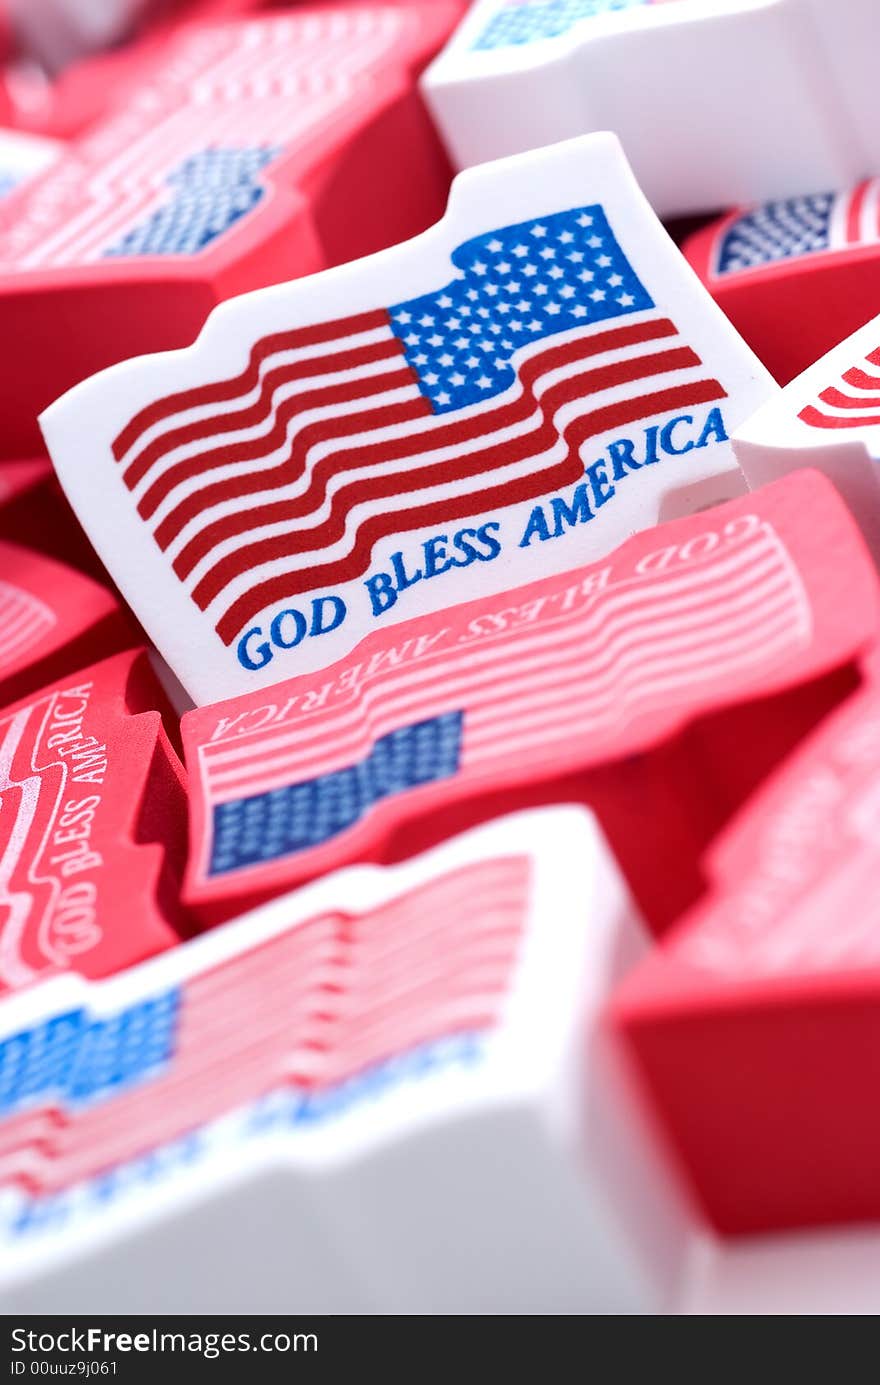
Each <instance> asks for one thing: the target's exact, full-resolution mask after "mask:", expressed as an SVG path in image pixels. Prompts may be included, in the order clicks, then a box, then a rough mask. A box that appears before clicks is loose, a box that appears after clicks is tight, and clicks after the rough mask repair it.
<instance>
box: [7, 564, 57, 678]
mask: <svg viewBox="0 0 880 1385" xmlns="http://www.w3.org/2000/svg"><path fill="white" fill-rule="evenodd" d="M56 620H57V617H56V615H55V612H54V611H53V610H52V607H51V606H48V605H47V604H46V602H45V601H41V600H40V598H39V597H38V596H35V595H34V594H33V593H32V592H29V591H25V590H24V588H22V587H18V586H16V585H15V583H13V582H7V581H4V580H2V579H0V679H2V677H3V676H4V674H5V673H7V672H8V671H9V669H12V668H14V667H16V666H17V665H18V664H19V663H20V662H21V660H22V659H23V658H25V657H26V655H27V654H28V653H29V652H31V651H33V650H34V649H35V648H38V647H39V645H40V644H41V642H42V640H43V638H44V636H46V635H47V634H48V633H49V631H50V630H51V629H52V627H53V626H54V625H55V623H56Z"/></svg>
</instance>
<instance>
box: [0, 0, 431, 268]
mask: <svg viewBox="0 0 880 1385" xmlns="http://www.w3.org/2000/svg"><path fill="white" fill-rule="evenodd" d="M419 27H420V21H419V18H418V15H417V14H416V13H414V12H410V11H408V10H407V9H406V8H402V7H401V8H392V7H382V6H375V7H364V8H363V9H344V8H343V9H339V10H337V11H335V12H334V11H331V10H324V11H321V10H317V11H315V12H312V13H308V14H304V15H301V16H289V17H288V16H284V17H279V18H269V19H265V20H254V21H251V22H248V23H245V24H239V25H225V26H224V25H216V26H204V27H202V28H200V29H195V28H193V29H192V30H190V31H189V32H186V31H184V33H183V36H182V37H181V38H179V39H178V40H177V41H176V42H175V44H174V45H173V47H172V49H171V50H170V52H169V54H168V56H167V58H166V60H165V64H164V66H163V67H162V68H161V69H160V71H159V73H158V75H157V76H156V77H155V78H154V79H153V80H152V81H151V82H149V83H147V84H146V85H145V86H144V87H143V88H142V89H139V90H137V91H136V92H134V93H133V94H131V96H130V98H129V102H128V104H127V106H126V107H125V108H124V109H122V110H121V111H120V112H119V113H118V114H117V115H115V116H114V117H113V118H111V119H109V120H108V121H107V122H105V123H104V124H102V125H101V126H100V127H99V128H98V129H97V130H96V131H95V132H94V133H92V134H90V135H87V136H86V137H84V138H81V139H80V140H79V141H77V142H76V143H75V144H73V145H72V146H71V147H70V148H69V150H68V151H67V153H66V155H65V157H64V159H63V160H61V161H60V162H59V163H58V165H57V166H56V167H55V168H54V169H51V170H50V171H49V172H48V173H47V174H46V175H44V176H43V177H42V178H41V179H40V180H39V181H38V182H37V183H35V184H34V185H33V186H32V187H31V188H30V189H29V190H28V193H27V195H26V197H24V198H22V197H19V198H17V199H16V203H15V207H14V208H10V211H9V213H8V215H6V217H5V218H4V214H3V212H2V210H0V273H3V272H16V273H19V274H20V273H24V272H28V271H41V270H47V269H57V268H61V267H68V266H76V265H87V264H94V263H96V262H99V261H100V260H102V259H106V258H108V257H109V258H112V259H114V260H117V259H119V258H126V257H132V256H149V255H193V254H196V253H198V252H199V251H201V250H204V249H206V248H207V247H208V246H210V245H212V244H213V243H215V242H216V241H217V239H218V238H219V237H221V236H222V235H223V234H224V233H225V232H227V231H229V230H231V229H232V228H234V227H235V226H236V225H237V224H239V223H240V222H241V221H242V220H243V219H244V218H245V217H246V216H247V215H248V213H249V212H251V211H252V210H253V209H254V208H255V207H256V206H257V204H258V203H260V202H261V201H262V200H263V199H264V198H266V197H268V196H270V195H271V192H270V188H269V185H268V183H267V182H266V181H265V178H264V176H263V175H264V172H265V171H266V170H268V169H269V167H270V166H271V165H272V164H273V163H275V162H277V161H278V160H279V159H280V158H281V157H285V158H287V157H290V156H292V155H295V154H296V153H297V152H299V151H302V150H307V149H308V148H309V147H310V145H312V144H313V143H314V142H315V141H316V140H318V139H319V138H321V137H322V136H326V135H327V134H328V132H332V131H333V130H334V129H335V128H336V127H338V126H340V125H341V124H344V120H345V107H346V102H348V101H349V100H350V99H351V97H352V96H353V95H356V94H357V93H358V92H363V91H366V90H369V89H370V87H371V86H372V85H374V84H375V83H376V81H377V80H378V76H379V74H380V73H381V71H382V68H383V62H387V60H388V59H389V57H391V56H392V55H393V54H394V53H395V52H396V51H399V48H400V45H401V43H402V44H403V46H404V48H406V47H407V46H408V45H409V44H411V43H412V42H413V40H414V39H416V38H417V36H418V33H419Z"/></svg>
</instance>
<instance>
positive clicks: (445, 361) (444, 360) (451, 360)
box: [437, 351, 455, 366]
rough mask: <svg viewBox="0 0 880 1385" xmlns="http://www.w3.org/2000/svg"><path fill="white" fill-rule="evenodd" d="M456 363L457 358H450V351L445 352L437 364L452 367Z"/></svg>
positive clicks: (439, 357) (438, 358)
mask: <svg viewBox="0 0 880 1385" xmlns="http://www.w3.org/2000/svg"><path fill="white" fill-rule="evenodd" d="M454 361H455V357H454V356H450V354H449V352H448V351H444V352H443V355H442V356H438V357H437V364H438V365H442V366H451V365H452V364H453V363H454Z"/></svg>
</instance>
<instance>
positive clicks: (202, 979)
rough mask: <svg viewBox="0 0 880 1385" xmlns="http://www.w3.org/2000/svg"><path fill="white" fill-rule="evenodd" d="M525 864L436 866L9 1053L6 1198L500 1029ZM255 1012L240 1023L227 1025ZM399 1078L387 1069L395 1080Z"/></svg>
mask: <svg viewBox="0 0 880 1385" xmlns="http://www.w3.org/2000/svg"><path fill="white" fill-rule="evenodd" d="M530 875H531V863H530V860H529V858H528V857H527V856H524V855H521V854H509V855H500V856H489V857H483V858H482V859H477V860H475V861H472V862H470V863H466V864H463V865H458V866H455V867H451V868H447V869H445V870H438V871H437V872H436V873H435V874H434V875H433V876H432V877H430V878H428V879H427V880H423V881H422V882H420V883H418V884H416V885H414V886H413V887H412V888H410V889H409V890H406V891H404V892H398V893H397V894H396V895H393V896H392V897H391V898H390V899H388V900H387V901H386V902H385V903H383V904H379V905H377V906H376V907H374V908H372V909H370V910H368V911H366V912H361V913H353V912H350V911H343V910H339V911H330V912H325V913H321V914H319V915H316V916H315V917H312V918H307V919H305V920H304V921H302V922H300V923H297V924H296V925H294V926H292V927H291V926H288V927H287V928H285V929H284V930H283V931H280V932H278V933H276V934H275V935H274V936H272V937H270V938H268V939H265V940H264V941H263V942H261V943H259V944H256V945H253V946H248V947H246V948H244V949H243V950H241V951H239V952H237V953H236V954H235V955H233V956H231V957H227V958H226V960H224V961H222V962H220V963H218V964H215V965H211V966H208V967H205V968H203V969H198V968H197V967H195V966H194V968H193V970H192V974H190V975H188V976H187V977H186V978H185V979H183V980H182V981H181V982H180V983H179V984H178V985H176V986H172V987H170V988H168V987H165V988H162V989H160V990H158V991H157V992H156V993H155V994H147V995H145V996H142V997H141V998H139V999H138V1000H137V1001H136V1002H134V1003H132V1004H130V1005H128V1006H126V1007H124V1008H123V1009H122V1010H120V1011H119V1012H118V1013H114V1014H111V1015H109V1016H102V1018H101V1019H97V1018H95V1017H94V1016H91V1015H90V1014H89V1013H88V1012H87V1011H86V1010H85V1009H75V1010H71V1011H69V1012H66V1013H64V1014H61V1015H57V1016H52V1017H51V1018H50V1019H48V1020H46V1021H43V1022H41V1023H39V1024H37V1025H34V1026H32V1027H31V1028H29V1029H26V1030H22V1031H21V1032H17V1033H14V1034H12V1035H10V1036H9V1038H7V1039H6V1040H5V1042H3V1043H2V1044H0V1112H2V1114H3V1116H4V1117H5V1119H4V1121H3V1124H2V1126H0V1189H2V1188H3V1187H7V1188H8V1187H10V1186H12V1187H15V1188H17V1189H19V1190H20V1191H22V1192H25V1193H27V1194H29V1195H31V1196H47V1195H50V1194H52V1193H53V1192H57V1191H58V1190H60V1189H62V1188H64V1187H67V1186H69V1185H71V1184H74V1183H77V1182H80V1181H82V1180H84V1179H86V1178H88V1177H90V1176H93V1175H95V1174H98V1173H100V1172H101V1171H103V1170H109V1169H112V1168H113V1167H114V1166H117V1165H120V1164H123V1163H125V1162H127V1161H130V1160H133V1159H135V1158H137V1157H138V1156H140V1155H143V1154H144V1153H146V1152H148V1151H149V1150H151V1149H155V1148H158V1147H161V1146H164V1145H167V1144H168V1143H170V1142H171V1141H174V1140H177V1139H180V1138H181V1137H183V1136H185V1135H186V1134H188V1133H191V1132H197V1131H198V1130H199V1129H200V1128H202V1127H204V1126H205V1125H207V1124H209V1123H210V1122H212V1121H215V1120H217V1119H218V1118H220V1117H222V1116H223V1115H225V1114H227V1113H229V1112H232V1111H235V1110H236V1109H239V1108H241V1107H245V1106H248V1105H250V1104H252V1103H255V1102H258V1101H260V1100H262V1099H265V1098H267V1097H271V1096H272V1094H274V1093H278V1092H283V1091H288V1092H291V1093H294V1094H296V1095H298V1096H299V1097H300V1098H301V1103H300V1108H299V1113H298V1119H299V1120H300V1121H302V1122H306V1121H312V1120H315V1119H321V1118H322V1115H323V1114H324V1113H325V1112H329V1113H330V1114H332V1113H333V1109H334V1101H333V1096H334V1093H338V1094H340V1095H341V1096H342V1097H343V1098H344V1094H345V1088H346V1084H349V1083H351V1082H352V1081H356V1080H357V1079H361V1078H363V1077H365V1076H368V1075H369V1074H370V1073H372V1072H374V1071H378V1070H381V1069H383V1068H386V1069H387V1065H388V1064H390V1063H393V1061H394V1060H397V1059H399V1058H400V1057H401V1056H402V1055H406V1054H414V1055H415V1054H419V1053H422V1054H424V1055H425V1068H426V1070H428V1069H430V1067H431V1057H430V1051H431V1049H432V1048H436V1047H437V1046H441V1056H442V1046H443V1045H444V1044H447V1045H448V1044H449V1042H450V1041H456V1040H465V1041H467V1042H468V1043H469V1044H473V1043H474V1042H478V1041H479V1038H480V1036H481V1035H482V1034H486V1033H488V1032H489V1031H491V1030H492V1029H494V1028H496V1027H497V1026H498V1025H499V1024H500V1023H501V1020H502V1016H503V1011H504V1006H505V1002H506V999H507V996H508V994H509V991H510V988H511V984H512V979H513V973H514V969H515V967H516V965H517V961H518V957H519V953H520V948H521V942H522V936H523V931H524V928H525V927H526V923H527V917H528V909H529V899H530ZM230 1016H234V1017H238V1018H239V1019H241V1018H243V1017H246V1030H245V1031H244V1032H243V1031H242V1030H241V1028H240V1026H239V1023H237V1022H236V1023H230V1019H229V1017H230ZM386 1081H387V1073H386Z"/></svg>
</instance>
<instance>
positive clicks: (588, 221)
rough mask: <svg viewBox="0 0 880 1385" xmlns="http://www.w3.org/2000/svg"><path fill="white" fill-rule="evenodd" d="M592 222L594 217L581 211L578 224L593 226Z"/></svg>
mask: <svg viewBox="0 0 880 1385" xmlns="http://www.w3.org/2000/svg"><path fill="white" fill-rule="evenodd" d="M592 224H593V218H592V217H591V216H587V214H586V212H581V214H580V216H579V217H578V226H592Z"/></svg>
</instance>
